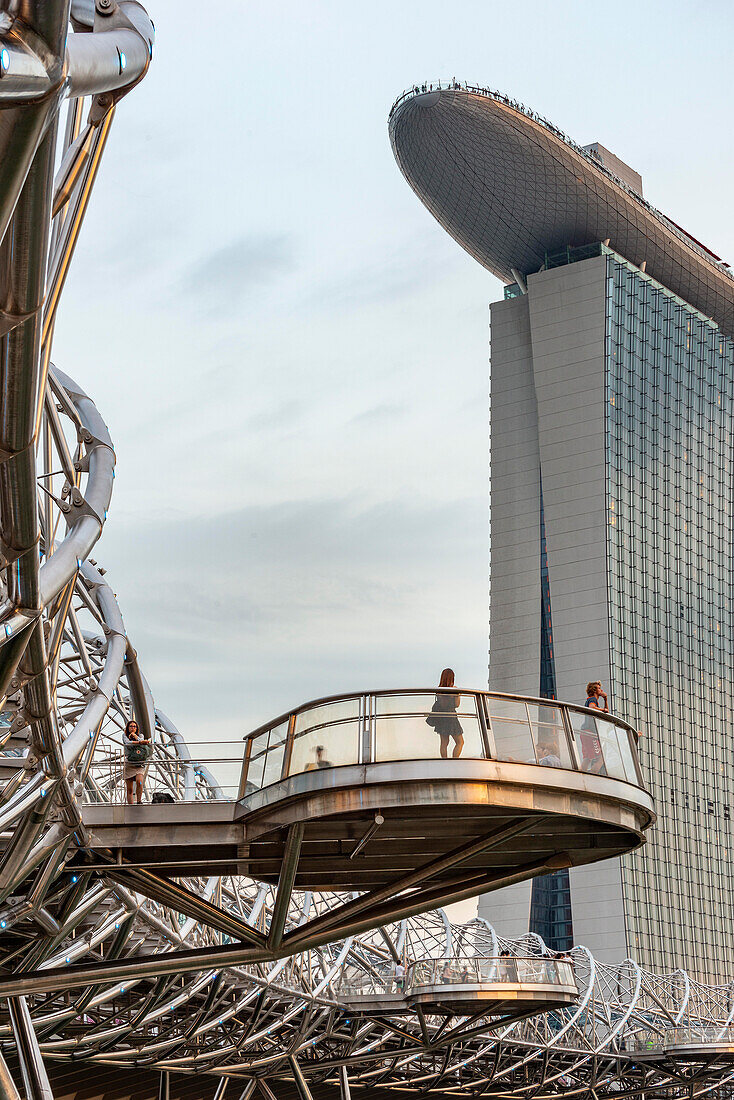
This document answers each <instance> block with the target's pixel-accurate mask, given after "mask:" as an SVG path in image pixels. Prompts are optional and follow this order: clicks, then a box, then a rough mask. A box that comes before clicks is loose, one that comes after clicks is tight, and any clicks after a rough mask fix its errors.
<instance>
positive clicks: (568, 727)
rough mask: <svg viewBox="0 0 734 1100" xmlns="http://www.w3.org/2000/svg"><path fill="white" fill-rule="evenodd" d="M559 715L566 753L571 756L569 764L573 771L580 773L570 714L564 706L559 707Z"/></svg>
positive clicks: (579, 762)
mask: <svg viewBox="0 0 734 1100" xmlns="http://www.w3.org/2000/svg"><path fill="white" fill-rule="evenodd" d="M561 715H562V718H563V728H564V729H565V731H566V744H567V745H568V751H569V752H570V754H571V763H572V764H573V766H574V770H575V771H577V772H580V771H581V757H580V756H579V750H578V745H577V744H576V735H575V733H574V730H573V725H572V723H571V712H570V710H569V708H568V707H567V706H566V704H565V703H564V704H562V706H561Z"/></svg>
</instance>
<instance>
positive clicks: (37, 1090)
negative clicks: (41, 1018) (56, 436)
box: [8, 997, 54, 1100]
mask: <svg viewBox="0 0 734 1100" xmlns="http://www.w3.org/2000/svg"><path fill="white" fill-rule="evenodd" d="M8 1010H9V1012H10V1023H11V1026H12V1029H13V1035H14V1037H15V1044H16V1047H17V1050H18V1058H19V1059H20V1070H21V1073H22V1075H23V1086H24V1088H25V1094H26V1100H54V1095H53V1092H52V1091H51V1085H50V1084H49V1081H48V1076H47V1074H46V1067H45V1066H44V1064H43V1058H42V1057H41V1051H40V1048H39V1046H38V1040H37V1038H36V1033H35V1031H34V1030H33V1023H32V1021H31V1014H30V1012H29V1011H28V1005H27V1003H26V999H25V997H17V998H15V997H11V998H9V1000H8Z"/></svg>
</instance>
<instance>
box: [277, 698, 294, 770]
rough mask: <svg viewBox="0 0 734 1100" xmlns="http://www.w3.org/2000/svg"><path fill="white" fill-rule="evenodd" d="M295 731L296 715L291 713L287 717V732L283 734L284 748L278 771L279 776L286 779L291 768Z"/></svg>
mask: <svg viewBox="0 0 734 1100" xmlns="http://www.w3.org/2000/svg"><path fill="white" fill-rule="evenodd" d="M295 731H296V715H295V713H293V714H291V716H290V717H289V719H288V732H287V733H286V735H285V749H284V751H283V767H282V768H281V771H280V778H281V779H286V778H287V776H288V773H289V771H290V768H291V758H292V756H293V742H294V740H295Z"/></svg>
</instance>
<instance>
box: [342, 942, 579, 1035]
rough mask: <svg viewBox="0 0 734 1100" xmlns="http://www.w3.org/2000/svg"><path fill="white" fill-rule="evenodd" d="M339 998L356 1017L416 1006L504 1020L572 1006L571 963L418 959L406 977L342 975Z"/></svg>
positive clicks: (480, 958)
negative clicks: (482, 1014) (483, 1012)
mask: <svg viewBox="0 0 734 1100" xmlns="http://www.w3.org/2000/svg"><path fill="white" fill-rule="evenodd" d="M337 997H338V999H339V1000H340V1001H341V1003H342V1004H343V1005H344V1006H345V1007H346V1008H347V1009H348V1010H349V1011H350V1012H351V1013H353V1014H354V1015H359V1016H374V1015H395V1014H398V1015H405V1014H406V1013H410V1012H414V1011H415V1010H416V1009H417V1008H420V1009H421V1010H422V1011H424V1012H428V1013H432V1014H435V1013H439V1014H442V1015H448V1016H452V1015H456V1016H474V1015H475V1014H476V1013H477V1012H479V1011H481V1010H482V1009H484V1010H485V1011H486V1015H488V1016H494V1017H499V1018H500V1019H502V1020H504V1021H509V1020H510V1019H517V1018H519V1017H524V1016H531V1015H535V1014H536V1013H539V1012H547V1011H549V1010H550V1009H553V1008H562V1007H564V1006H566V1005H569V1004H573V1003H574V1002H575V1001H576V999H577V997H578V988H577V986H576V980H575V978H574V972H573V964H572V963H571V962H570V961H569V960H562V959H550V958H545V957H540V956H529V957H526V958H516V957H505V956H499V957H495V958H490V957H483V956H477V955H474V956H470V957H466V958H457V957H454V956H451V957H446V956H443V957H440V958H431V959H419V960H418V961H417V962H414V963H412V964H411V965H410V966H409V967H408V969H407V972H406V974H405V975H404V976H400V977H399V976H396V973H395V967H392V968H391V969H390V970H389V971H388V972H386V973H385V974H380V973H377V972H375V973H372V974H369V973H365V972H364V971H362V972H361V973H359V974H354V975H350V974H349V973H348V972H347V973H345V977H344V980H343V982H342V984H341V985H340V986H339V988H338V989H337Z"/></svg>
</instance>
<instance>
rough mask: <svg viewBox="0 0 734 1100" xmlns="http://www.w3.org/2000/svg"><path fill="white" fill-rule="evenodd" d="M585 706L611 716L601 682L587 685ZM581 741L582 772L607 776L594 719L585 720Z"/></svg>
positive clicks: (592, 682) (595, 681)
mask: <svg viewBox="0 0 734 1100" xmlns="http://www.w3.org/2000/svg"><path fill="white" fill-rule="evenodd" d="M584 706H585V707H589V709H590V710H600V711H601V712H602V714H609V701H608V699H607V696H606V693H605V691H604V689H603V688H602V686H601V680H591V681H590V682H589V683H588V684H587V685H586V702H585V703H584ZM579 740H580V742H581V753H582V756H583V759H582V761H581V770H582V771H585V772H593V774H594V775H606V774H607V769H606V767H605V766H604V757H603V756H602V751H601V742H600V741H599V734H598V733H597V732H596V728H595V726H594V720H593V719H590V718H587V719H585V720H584V724H583V725H582V726H581V730H580V736H579Z"/></svg>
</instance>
